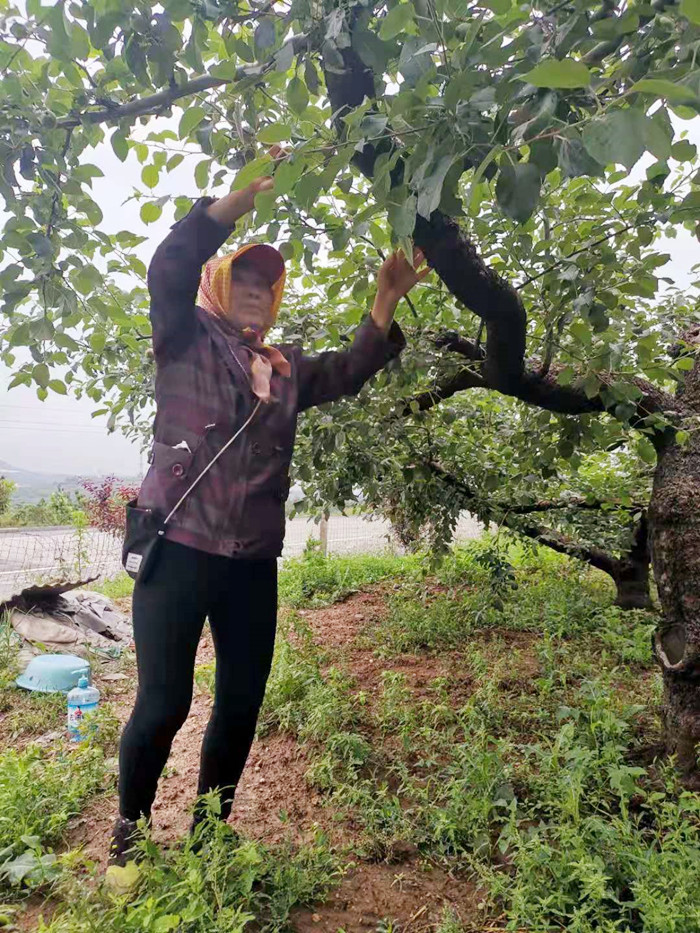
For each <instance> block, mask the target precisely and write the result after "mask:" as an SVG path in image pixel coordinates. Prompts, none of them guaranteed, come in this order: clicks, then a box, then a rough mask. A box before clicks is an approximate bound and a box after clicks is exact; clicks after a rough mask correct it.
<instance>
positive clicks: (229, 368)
mask: <svg viewBox="0 0 700 933" xmlns="http://www.w3.org/2000/svg"><path fill="white" fill-rule="evenodd" d="M270 154H271V155H272V157H273V158H274V159H279V158H280V157H283V156H284V153H283V151H282V150H281V149H280V148H279V147H273V148H272V149H271V150H270ZM272 187H273V180H272V179H270V178H261V179H258V180H256V181H254V182H253V183H252V184H250V185H249V186H248V187H247V188H245V189H243V190H241V191H236V192H233V193H232V194H229V195H227V196H226V197H224V198H222V199H221V200H214V199H212V198H202V199H201V200H200V201H198V202H197V203H196V204H195V206H194V207H193V208H192V210H191V211H190V213H189V214H188V215H187V217H185V218H184V219H183V220H181V221H179V222H178V223H176V224H175V225H174V227H173V229H172V231H171V232H170V234H169V235H168V236H167V238H166V239H165V240H164V242H163V243H161V245H160V246H159V247H158V249H157V250H156V253H155V256H154V257H153V261H152V262H151V266H150V269H149V271H148V287H149V291H150V295H151V321H152V326H153V349H154V354H155V361H156V403H157V413H156V419H155V425H154V438H155V439H154V444H153V450H152V457H151V465H150V468H149V470H148V473H147V475H146V478H145V480H144V482H143V485H142V487H141V491H140V494H139V505H140V506H144V507H147V508H153V509H157V510H159V511H160V512H161V513H167V512H169V511H170V510H171V509H172V508H173V506H174V505H175V504H176V503H177V502H178V501H179V500H180V498H181V496H182V494H183V492H185V490H186V489H187V488H188V487H189V485H190V484H191V483H192V481H193V479H195V478H196V477H197V476H198V475H199V474H200V473H201V472H202V470H203V469H204V467H205V466H207V464H208V463H209V462H210V461H211V460H212V459H213V458H214V457H215V455H216V454H217V453H218V452H219V451H220V450H221V448H222V447H223V446H224V445H225V444H226V442H227V441H228V440H229V439H230V438H231V436H232V435H233V434H234V433H235V432H236V431H237V430H238V429H239V428H240V427H241V426H242V425H244V424H246V422H249V423H248V425H247V427H246V429H245V430H244V431H243V432H242V433H241V434H240V436H239V437H238V438H237V439H236V441H235V442H234V443H233V444H232V445H231V446H230V447H229V448H228V449H227V450H226V451H225V453H224V454H223V455H222V456H221V457H220V458H219V459H218V460H217V461H216V462H215V463H214V464H213V465H212V467H211V468H210V470H209V471H208V472H207V473H206V475H205V476H204V477H203V478H202V480H201V482H200V483H199V484H198V485H197V487H196V488H195V489H194V491H193V492H192V493H191V494H190V495H189V496H188V497H187V498H186V499H185V501H184V503H183V504H182V506H181V507H180V508H179V509H178V510H177V511H176V513H175V514H174V516H173V518H172V520H171V522H170V523H169V524H168V525H167V529H168V530H167V533H166V537H165V540H164V541H163V542H162V547H161V549H160V552H159V554H158V558H157V561H156V563H155V566H154V568H153V570H152V571H151V572H150V575H149V577H148V580H147V582H146V583H145V584H143V583H140V582H139V581H138V580H137V582H136V585H135V587H134V599H133V621H134V641H135V646H136V657H137V665H138V678H139V684H138V695H137V698H136V703H135V706H134V709H133V712H132V714H131V718H130V719H129V722H128V724H127V725H126V727H125V729H124V733H123V736H122V740H121V747H120V755H119V766H120V775H119V803H120V816H119V818H118V820H117V822H116V825H115V827H114V830H113V834H112V843H111V847H110V857H111V859H112V861H113V862H114V863H115V864H121V865H123V864H125V862H126V853H127V852H128V850H129V849H130V848H131V847H132V846H133V844H134V842H135V840H136V839H137V837H138V830H137V825H136V823H137V820H139V818H141V817H142V816H145V817H146V819H147V820H150V812H151V806H152V804H153V800H154V798H155V794H156V787H157V784H158V779H159V777H160V774H161V772H162V770H163V768H164V766H165V763H166V761H167V758H168V754H169V752H170V747H171V744H172V740H173V738H174V736H175V734H176V732H177V731H178V729H179V728H180V727H181V726H182V724H183V722H184V721H185V719H186V717H187V714H188V711H189V708H190V702H191V699H192V682H193V675H194V664H195V653H196V650H197V644H198V642H199V638H200V635H201V632H202V627H203V625H204V620H205V618H206V617H207V616H208V618H209V623H210V626H211V631H212V637H213V641H214V647H215V650H216V690H215V699H214V708H213V710H212V714H211V719H210V720H209V724H208V726H207V730H206V734H205V736H204V742H203V746H202V753H201V763H200V774H199V786H198V795H201V794H204V793H207V792H208V791H211V790H214V789H216V790H217V792H218V794H219V797H220V801H221V818H222V819H224V820H225V819H227V818H228V816H229V814H230V812H231V805H232V802H233V795H234V792H235V788H236V785H237V783H238V780H239V778H240V775H241V772H242V770H243V766H244V764H245V761H246V759H247V757H248V753H249V751H250V746H251V744H252V740H253V735H254V732H255V725H256V720H257V716H258V711H259V709H260V704H261V702H262V699H263V694H264V691H265V683H266V681H267V676H268V673H269V670H270V664H271V660H272V649H273V644H274V639H275V625H276V613H277V558H278V556H279V555H280V553H281V551H282V541H283V537H284V527H285V514H284V503H285V501H286V499H287V494H288V491H289V478H288V471H289V464H290V460H291V457H292V450H293V446H294V435H295V430H296V421H297V415H298V413H299V412H300V411H303V410H304V409H305V408H309V407H310V406H312V405H319V404H321V403H323V402H329V401H332V400H333V399H337V398H339V397H340V396H343V395H356V394H357V393H358V392H359V391H360V389H361V388H362V386H363V385H364V383H365V382H366V381H367V380H368V379H369V378H370V377H371V376H372V375H373V374H374V373H376V372H378V370H380V369H381V368H382V367H383V366H384V365H385V364H386V363H387V362H388V361H389V360H391V359H393V358H394V357H395V356H397V355H398V354H399V353H400V352H401V350H402V349H403V346H404V343H405V341H404V338H403V335H402V333H401V330H400V329H399V327H398V325H397V324H396V323H394V322H393V318H394V312H395V310H396V306H397V304H398V302H399V300H400V299H401V298H402V297H403V296H404V295H406V293H407V292H408V291H409V290H410V289H411V288H412V287H413V286H414V285H415V284H416V282H418V281H420V280H421V279H422V278H423V277H424V276H425V275H426V274H427V273H428V272H429V269H427V268H424V269H422V270H421V271H416V270H414V269H413V268H411V266H410V265H409V263H408V262H407V261H406V260H405V258H404V257H403V255H401V254H398V253H395V254H393V255H392V256H390V257H389V258H388V259H387V260H386V261H385V262H384V263H383V265H382V267H381V269H380V271H379V274H378V280H377V294H376V298H375V301H374V306H373V308H372V312H371V314H370V315H369V317H368V318H367V319H366V320H365V321H364V322H363V323H362V324H361V325H360V327H359V328H358V330H357V332H356V335H355V339H354V342H353V344H352V346H351V347H350V348H349V349H348V350H346V351H344V352H338V353H336V352H331V353H323V354H321V355H320V356H315V357H311V356H304V355H303V354H302V352H301V351H300V350H299V349H298V348H297V347H293V346H286V347H282V348H274V347H269V346H266V345H265V344H263V337H264V335H265V333H266V332H267V331H268V329H269V328H270V327H271V326H272V324H273V323H274V321H275V319H276V316H277V311H278V308H279V305H280V301H281V298H282V291H283V287H284V279H285V269H284V260H283V258H282V256H281V254H280V253H279V252H278V251H277V250H276V249H274V248H273V247H272V246H268V245H266V244H248V245H247V246H244V247H242V248H240V249H239V250H238V251H236V252H234V253H233V254H231V255H229V256H226V257H224V258H223V259H220V258H219V259H211V257H212V256H213V254H215V253H216V251H217V250H218V249H219V247H220V246H221V245H222V244H223V243H224V242H225V240H227V239H228V237H229V236H230V234H231V232H232V230H233V228H234V225H235V223H236V221H237V220H238V219H239V218H241V217H242V216H243V215H244V214H246V213H247V212H248V211H250V210H251V209H252V208H253V205H254V198H255V195H256V194H257V193H258V192H260V191H267V190H269V189H271V188H272ZM422 261H423V257H422V255H421V254H420V253H419V251H416V255H415V256H414V264H415V265H416V266H418V265H420V264H421V263H422ZM204 263H206V265H205V266H204V270H203V271H202V266H203V264H204ZM200 277H201V278H200ZM202 816H203V807H202V804H201V801H200V802H199V804H198V806H197V807H195V816H194V822H193V827H194V826H195V825H196V824H197V822H198V821H199V820H200V819H201V818H202Z"/></svg>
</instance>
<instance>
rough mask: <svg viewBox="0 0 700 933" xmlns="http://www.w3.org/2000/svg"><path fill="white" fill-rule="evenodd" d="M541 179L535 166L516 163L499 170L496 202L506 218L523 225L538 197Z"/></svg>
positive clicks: (526, 163) (527, 163)
mask: <svg viewBox="0 0 700 933" xmlns="http://www.w3.org/2000/svg"><path fill="white" fill-rule="evenodd" d="M541 183H542V179H541V176H540V171H539V169H538V168H537V166H536V165H532V164H531V163H529V162H518V163H517V164H516V165H505V166H503V168H501V171H500V172H499V175H498V181H497V182H496V200H497V201H498V203H499V205H500V207H501V209H502V210H503V212H504V213H505V214H507V215H508V217H512V218H513V220H516V221H518V223H525V221H526V220H528V219H529V217H530V216H531V215H532V212H533V211H534V209H535V207H536V206H537V202H538V201H539V197H540V185H541Z"/></svg>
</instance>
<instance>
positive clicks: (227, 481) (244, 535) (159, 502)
mask: <svg viewBox="0 0 700 933" xmlns="http://www.w3.org/2000/svg"><path fill="white" fill-rule="evenodd" d="M212 202H213V199H212V198H202V199H201V200H199V201H198V202H197V203H196V204H195V206H194V207H193V208H192V210H191V211H190V213H189V214H188V215H187V216H186V217H185V218H183V220H181V221H178V223H176V224H175V225H174V226H173V228H172V230H171V232H170V233H169V234H168V236H167V237H166V239H165V240H164V241H163V243H161V245H160V246H159V247H158V249H157V250H156V253H155V255H154V257H153V260H152V262H151V265H150V268H149V270H148V287H149V291H150V295H151V322H152V326H153V349H154V353H155V360H156V405H157V409H156V419H155V425H154V443H153V448H152V451H151V465H150V468H149V470H148V473H147V474H146V477H145V479H144V481H143V485H142V487H141V491H140V493H139V505H140V506H143V507H145V508H154V509H157V510H159V511H160V512H162V513H164V514H167V513H168V512H169V511H170V509H171V508H172V507H173V506H174V505H175V503H176V502H177V501H178V499H179V498H180V496H181V495H182V494H183V492H184V491H185V490H186V489H187V488H188V486H189V485H190V483H191V482H192V480H193V479H194V478H195V477H196V476H198V475H199V473H200V472H201V471H202V469H203V468H204V467H205V466H206V465H207V463H209V461H210V460H211V459H212V458H213V457H214V455H215V454H216V453H217V452H218V451H219V450H220V449H221V448H222V446H223V445H224V444H225V443H226V441H227V440H228V439H229V438H230V437H231V436H232V434H234V433H235V431H236V429H237V428H238V427H240V426H241V425H242V424H243V423H244V421H245V420H246V419H247V418H248V417H249V415H250V414H251V413H252V411H253V408H254V407H255V402H256V401H257V400H256V398H255V396H254V395H253V393H252V391H251V389H250V384H249V381H248V373H247V371H246V360H247V354H246V353H238V354H237V353H236V346H237V344H236V342H235V340H233V339H232V338H230V337H227V336H225V335H224V333H223V332H222V331H221V330H220V329H219V327H218V326H217V325H216V322H215V320H214V319H212V317H211V316H210V315H209V314H207V312H206V311H204V310H203V309H202V308H199V307H197V306H196V304H195V302H196V297H197V289H198V286H199V278H200V274H201V269H202V266H203V265H204V263H205V262H206V261H207V260H208V259H210V258H211V256H212V255H214V253H216V251H217V250H218V249H219V247H220V246H221V245H222V244H223V243H224V241H225V240H226V239H227V238H228V237H229V235H230V233H231V230H229V229H228V228H226V227H224V226H223V225H222V224H220V223H219V222H218V221H215V220H213V219H212V218H211V217H209V215H208V214H207V213H206V208H207V207H208V206H209V205H210V204H211V203H212ZM404 345H405V340H404V337H403V334H402V333H401V330H400V328H399V327H398V325H397V324H395V323H394V324H393V326H392V328H391V330H390V332H389V334H388V336H385V335H384V334H383V333H382V332H381V330H380V329H379V328H378V327H377V326H376V325H375V324H374V322H373V321H372V319H371V318H370V317H368V318H367V319H366V320H365V321H364V322H363V323H362V324H361V325H360V326H359V327H358V329H357V331H356V334H355V339H354V342H353V343H352V345H351V346H350V348H349V349H348V350H345V351H342V352H329V353H322V354H320V355H318V356H304V355H303V353H302V352H301V350H300V349H299V348H298V347H294V346H285V347H282V348H281V349H282V352H283V353H284V355H285V356H286V357H287V359H288V360H289V362H290V364H291V369H292V374H291V377H290V378H285V377H282V376H280V375H279V374H278V373H274V374H273V377H272V383H271V388H272V395H273V396H274V397H275V399H276V400H275V401H273V402H271V403H270V404H268V405H262V406H261V407H260V409H259V411H258V413H257V415H256V417H255V419H254V420H253V422H252V423H251V424H250V425H249V426H248V428H247V429H246V431H244V432H243V434H242V435H241V436H240V437H239V438H238V439H237V440H236V441H235V442H234V443H233V444H232V446H231V447H230V448H229V449H228V450H227V451H226V452H225V453H224V454H223V455H222V456H221V457H220V458H219V460H218V461H217V462H216V463H215V464H214V466H213V467H212V468H211V469H210V470H209V472H208V473H207V474H206V476H205V477H204V478H203V479H202V480H201V482H200V484H199V485H198V486H197V487H196V489H195V490H194V491H193V492H192V493H191V494H190V495H189V496H188V497H187V499H186V500H185V502H184V503H183V505H182V506H180V508H179V510H178V511H177V512H176V513H175V515H174V516H173V518H172V519H171V521H170V523H169V525H168V531H167V534H166V537H167V538H169V539H171V540H173V541H178V542H180V543H181V544H186V545H189V546H190V547H195V548H198V549H200V550H203V551H208V552H209V553H211V554H221V555H225V556H228V557H239V558H240V557H245V558H270V557H277V556H278V555H279V554H280V553H281V551H282V542H283V539H284V529H285V515H284V503H285V501H286V499H287V495H288V493H289V464H290V461H291V458H292V451H293V448H294V437H295V433H296V423H297V414H298V413H299V412H300V411H303V410H304V409H305V408H309V407H311V406H312V405H320V404H322V403H323V402H330V401H333V400H334V399H337V398H340V397H341V396H343V395H356V394H357V393H358V392H359V391H360V389H361V388H362V386H363V385H364V383H365V382H366V381H367V380H368V379H369V378H370V377H371V376H372V375H374V374H375V373H376V372H378V371H379V370H380V369H381V368H382V367H383V366H384V365H385V364H386V363H387V362H388V361H389V360H390V359H392V358H393V357H395V356H397V355H398V354H399V353H400V352H401V350H402V349H403V347H404Z"/></svg>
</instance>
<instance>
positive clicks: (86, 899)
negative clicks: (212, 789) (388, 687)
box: [38, 817, 341, 933]
mask: <svg viewBox="0 0 700 933" xmlns="http://www.w3.org/2000/svg"><path fill="white" fill-rule="evenodd" d="M200 829H201V833H200V835H201V837H202V838H201V842H203V848H202V850H201V853H200V854H197V853H195V851H194V850H193V847H192V840H186V842H185V844H184V846H182V847H181V848H180V849H172V850H170V851H168V852H161V851H160V850H159V849H158V847H157V846H155V845H154V844H153V843H152V842H151V841H150V840H148V839H146V840H145V841H143V842H141V843H139V845H140V846H141V848H142V849H143V851H144V853H145V855H146V858H145V859H144V861H143V862H142V863H141V871H140V880H139V883H138V887H137V888H136V890H135V891H133V892H132V893H131V894H130V896H129V898H128V901H127V899H125V898H123V897H117V896H114V895H113V894H111V893H110V891H109V889H108V888H107V887H105V886H104V885H99V886H97V887H96V888H95V889H92V888H91V887H90V886H86V885H85V882H84V873H85V871H86V870H88V871H92V873H93V874H95V873H96V871H97V866H95V865H93V864H91V863H87V865H84V866H83V870H82V871H81V870H80V866H78V865H75V866H74V869H73V870H72V871H65V872H64V873H63V875H62V877H61V879H60V880H59V881H58V882H57V884H56V894H57V896H59V897H60V899H61V904H60V907H59V909H58V911H57V912H56V914H55V915H54V917H53V918H52V920H51V922H50V923H48V924H45V923H43V922H41V923H40V924H39V927H38V933H85V931H88V933H90V931H95V933H97V931H98V930H99V931H100V933H141V931H143V930H151V931H161V933H167V931H171V930H185V929H186V930H188V931H189V933H242V931H243V930H244V929H248V928H249V924H251V923H255V928H256V929H258V930H261V931H267V933H274V931H277V930H282V929H285V928H288V920H289V914H290V911H291V910H292V908H293V907H295V906H298V905H302V906H303V905H307V904H310V903H312V902H313V901H316V900H318V899H319V898H322V897H323V896H324V895H325V894H326V892H327V891H328V890H329V889H330V888H332V887H333V886H334V885H335V884H337V882H338V880H339V879H340V877H341V871H340V868H339V865H338V861H337V858H336V857H335V856H334V854H333V852H332V851H331V849H330V848H329V846H328V842H327V840H326V839H325V837H323V836H322V835H318V836H317V837H316V838H315V839H314V840H313V841H312V842H310V843H306V844H304V845H302V846H300V847H298V848H297V847H294V846H293V845H292V844H291V843H289V842H284V843H282V844H280V845H278V846H275V847H269V848H268V847H266V846H264V845H262V844H261V843H258V842H254V841H253V840H246V839H241V837H240V836H238V834H236V833H234V832H233V831H232V830H231V828H230V827H229V826H227V825H226V824H225V823H221V822H220V821H219V820H218V819H216V817H212V818H211V820H210V822H209V825H204V826H202V827H200Z"/></svg>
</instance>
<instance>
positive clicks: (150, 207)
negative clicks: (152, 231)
mask: <svg viewBox="0 0 700 933" xmlns="http://www.w3.org/2000/svg"><path fill="white" fill-rule="evenodd" d="M139 213H140V215H141V220H142V221H143V222H144V223H145V224H152V223H154V222H155V221H156V220H158V218H159V217H160V215H161V214H162V213H163V208H162V207H161V206H160V204H158V203H156V202H155V201H147V202H146V203H145V204H142V205H141V210H140V211H139Z"/></svg>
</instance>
